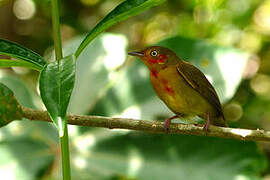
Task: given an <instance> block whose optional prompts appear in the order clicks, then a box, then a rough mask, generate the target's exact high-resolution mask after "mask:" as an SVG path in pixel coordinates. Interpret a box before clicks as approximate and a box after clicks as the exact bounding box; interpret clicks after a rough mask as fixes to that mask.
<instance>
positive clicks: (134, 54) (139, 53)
mask: <svg viewBox="0 0 270 180" xmlns="http://www.w3.org/2000/svg"><path fill="white" fill-rule="evenodd" d="M128 55H131V56H138V57H143V56H144V53H142V52H129V53H128Z"/></svg>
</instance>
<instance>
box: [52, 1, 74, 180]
mask: <svg viewBox="0 0 270 180" xmlns="http://www.w3.org/2000/svg"><path fill="white" fill-rule="evenodd" d="M51 2H52V23H53V39H54V46H55V56H56V60H57V61H58V65H59V61H60V60H61V59H62V58H63V53H62V42H61V33H60V22H59V4H58V0H51ZM58 70H59V66H58ZM59 73H60V72H59ZM59 76H61V74H59ZM59 81H60V80H59ZM59 84H60V85H61V82H59ZM59 89H60V88H59ZM59 94H60V92H59ZM58 101H59V102H60V96H59V99H58ZM58 108H59V109H60V107H58ZM61 121H62V123H63V127H60V128H59V132H61V131H62V133H59V135H60V142H61V155H62V174H63V179H64V180H70V179H71V176H70V159H69V143H68V128H67V118H64V119H61Z"/></svg>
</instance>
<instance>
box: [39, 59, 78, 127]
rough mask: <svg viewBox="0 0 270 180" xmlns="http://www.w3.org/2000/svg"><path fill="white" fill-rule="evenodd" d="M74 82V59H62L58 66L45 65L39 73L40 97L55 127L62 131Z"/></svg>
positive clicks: (56, 64) (54, 64)
mask: <svg viewBox="0 0 270 180" xmlns="http://www.w3.org/2000/svg"><path fill="white" fill-rule="evenodd" d="M74 81H75V57H74V56H73V55H70V56H67V57H65V58H63V59H62V60H61V61H60V62H59V64H58V62H53V63H49V64H47V65H46V66H45V67H44V69H43V70H42V71H41V73H40V79H39V84H40V85H39V89H40V96H41V98H42V101H43V103H44V105H45V106H46V108H47V110H48V112H49V114H50V117H51V119H52V120H53V122H54V124H55V125H56V127H57V128H58V129H59V130H60V131H61V130H63V129H62V128H63V125H64V123H63V121H64V122H66V121H65V118H66V111H67V107H68V104H69V100H70V96H71V93H72V90H73V87H74Z"/></svg>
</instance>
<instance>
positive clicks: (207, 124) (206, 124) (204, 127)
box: [203, 112, 210, 131]
mask: <svg viewBox="0 0 270 180" xmlns="http://www.w3.org/2000/svg"><path fill="white" fill-rule="evenodd" d="M206 116H207V119H206V122H205V124H204V126H203V130H205V131H208V128H209V125H210V113H209V112H208V113H206Z"/></svg>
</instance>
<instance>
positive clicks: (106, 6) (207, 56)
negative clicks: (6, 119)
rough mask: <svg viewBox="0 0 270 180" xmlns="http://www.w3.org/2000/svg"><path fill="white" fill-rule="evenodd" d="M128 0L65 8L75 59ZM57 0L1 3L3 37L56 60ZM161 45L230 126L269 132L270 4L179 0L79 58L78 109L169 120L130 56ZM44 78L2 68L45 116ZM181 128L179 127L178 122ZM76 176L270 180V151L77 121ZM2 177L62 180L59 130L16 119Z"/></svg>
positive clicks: (65, 31) (88, 1)
mask: <svg viewBox="0 0 270 180" xmlns="http://www.w3.org/2000/svg"><path fill="white" fill-rule="evenodd" d="M121 2H123V1H121V0H80V1H75V0H69V1H60V9H61V33H62V40H63V43H64V54H65V55H69V54H71V53H73V52H74V51H75V50H76V47H77V46H78V45H79V44H80V42H81V40H82V39H83V37H84V36H85V35H86V33H87V32H89V30H90V29H91V28H93V27H94V25H95V24H96V23H97V22H99V21H100V20H101V19H102V18H103V17H104V16H105V15H106V14H107V13H108V12H110V11H111V10H112V9H113V8H114V7H116V6H117V5H118V4H119V3H121ZM50 14H51V12H50V1H49V0H14V1H10V0H0V38H4V39H8V40H11V41H15V42H17V43H20V44H22V45H24V46H26V47H28V48H30V49H32V50H34V51H36V52H38V53H39V54H41V55H42V56H44V57H45V58H46V60H47V61H51V60H53V58H54V57H53V47H52V46H53V40H52V29H51V17H50ZM153 44H159V45H163V46H167V47H170V48H171V49H173V50H175V52H176V53H177V54H178V55H179V56H180V57H182V58H183V59H185V60H186V61H190V62H191V63H193V64H194V65H196V66H197V67H198V68H200V69H201V70H202V71H203V72H204V73H205V74H206V75H207V77H208V78H209V80H210V81H211V82H212V83H213V85H214V86H215V88H216V90H217V92H218V94H219V97H220V99H221V101H222V103H223V106H224V113H225V116H226V118H227V120H228V121H229V124H230V126H231V127H241V128H250V129H257V128H262V129H265V130H270V110H269V109H270V0H169V1H167V2H165V3H163V4H162V5H160V6H158V7H155V8H152V9H150V10H148V11H146V12H143V13H142V14H140V15H138V16H136V17H133V18H130V19H128V20H127V21H124V22H121V23H119V24H117V25H115V26H113V27H112V28H110V29H109V30H108V32H106V33H103V34H102V35H101V36H99V37H98V38H96V39H95V40H94V42H93V43H91V44H90V45H89V46H88V47H87V48H86V50H85V51H84V52H83V53H82V54H81V56H80V57H79V61H78V65H77V77H76V85H75V89H74V92H73V95H72V100H71V104H70V106H69V112H70V113H75V114H91V115H104V116H113V117H129V118H137V119H146V120H147V119H148V120H161V121H163V120H164V119H166V118H168V117H169V116H170V115H172V113H171V112H170V111H169V110H168V109H167V108H166V106H165V105H164V104H163V103H162V102H161V101H160V100H159V99H158V98H157V97H156V95H155V93H154V91H153V90H152V87H151V85H150V82H149V77H148V76H149V75H148V71H147V69H146V67H145V66H144V65H143V64H142V63H141V62H140V61H139V60H138V59H136V58H133V57H127V52H128V51H129V50H138V49H142V48H144V47H146V46H149V45H153ZM38 75H39V74H38V73H37V72H35V71H32V70H28V69H23V68H6V69H0V82H1V83H4V84H5V85H7V86H8V87H9V88H10V89H12V90H13V92H14V94H15V96H16V98H17V99H18V101H19V102H20V103H21V104H22V105H24V106H27V107H31V108H35V109H44V106H43V105H42V103H41V101H40V98H39V92H38V84H37V79H38ZM178 122H179V121H178ZM69 133H70V144H71V164H72V165H71V166H72V171H71V173H72V177H73V179H76V180H88V179H94V180H95V179H101V180H103V179H106V180H107V179H115V180H117V179H119V180H120V179H121V180H124V179H128V180H129V179H132V180H136V179H138V180H139V179H142V180H144V179H146V180H151V179H157V180H159V179H160V180H164V179H166V180H174V179H177V180H178V179H179V180H259V179H263V180H269V179H270V169H269V167H268V163H269V160H270V144H269V143H266V142H264V143H262V142H258V143H256V142H242V141H236V140H230V139H221V138H209V137H195V136H184V135H178V136H176V135H152V134H144V133H141V132H134V131H128V130H107V129H102V128H86V127H78V126H69ZM0 154H1V155H0V177H1V178H3V179H7V180H13V179H16V180H17V179H19V180H32V179H33V180H34V179H42V180H58V179H61V172H60V169H61V167H60V166H61V163H60V146H59V143H58V138H57V132H56V130H55V128H54V127H53V125H52V124H48V123H44V122H30V121H29V120H23V121H16V122H12V123H11V124H9V125H7V126H5V127H3V128H1V129H0Z"/></svg>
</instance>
